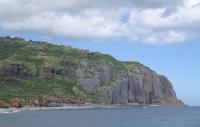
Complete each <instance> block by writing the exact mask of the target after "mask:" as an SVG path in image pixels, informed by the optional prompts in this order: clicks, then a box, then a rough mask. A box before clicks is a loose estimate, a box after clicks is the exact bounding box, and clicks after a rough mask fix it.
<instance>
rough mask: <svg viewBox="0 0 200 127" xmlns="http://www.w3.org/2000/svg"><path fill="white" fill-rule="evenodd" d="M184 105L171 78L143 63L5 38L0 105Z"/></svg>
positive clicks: (0, 67) (0, 51)
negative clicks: (174, 88) (177, 95)
mask: <svg viewBox="0 0 200 127" xmlns="http://www.w3.org/2000/svg"><path fill="white" fill-rule="evenodd" d="M52 102H56V103H58V102H59V103H61V102H62V103H86V102H87V103H100V104H124V105H126V104H144V105H149V104H159V105H174V106H180V105H183V103H182V102H181V101H179V100H178V99H177V97H176V94H175V91H174V90H173V87H172V84H171V83H170V81H169V80H168V79H167V78H166V77H164V76H161V75H158V74H157V73H156V72H154V71H152V70H150V69H149V68H148V67H145V66H143V65H142V64H140V63H138V62H122V61H118V60H116V59H115V58H113V57H112V56H110V55H107V54H101V53H99V52H91V51H88V50H83V49H76V48H72V47H70V46H64V45H53V44H49V43H47V42H37V41H31V40H28V41H26V40H24V39H22V38H12V37H1V38H0V107H20V106H23V105H31V106H35V105H43V106H46V105H47V104H48V103H52Z"/></svg>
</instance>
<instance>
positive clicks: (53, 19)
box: [0, 0, 200, 105]
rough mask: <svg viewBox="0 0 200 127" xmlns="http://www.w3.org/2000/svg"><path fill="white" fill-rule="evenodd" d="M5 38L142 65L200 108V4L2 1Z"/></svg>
mask: <svg viewBox="0 0 200 127" xmlns="http://www.w3.org/2000/svg"><path fill="white" fill-rule="evenodd" d="M6 35H15V36H20V37H24V38H28V39H33V40H45V41H49V42H52V43H55V42H56V43H57V42H62V43H64V44H66V45H68V44H69V45H72V46H74V47H77V48H85V49H90V50H95V51H100V52H103V53H108V54H111V55H113V56H114V57H116V58H117V59H119V60H135V61H140V62H141V63H143V64H145V65H147V66H149V67H151V68H152V69H154V70H156V71H157V72H158V73H160V74H164V75H166V76H167V77H168V78H169V79H170V80H171V81H172V82H173V84H174V87H175V89H176V91H177V95H178V97H179V98H181V99H183V100H184V101H185V102H186V103H187V104H190V105H200V102H197V100H199V99H200V94H199V91H198V90H199V89H200V81H199V74H200V66H199V65H200V59H199V58H200V44H199V42H198V37H199V36H200V0H0V36H6Z"/></svg>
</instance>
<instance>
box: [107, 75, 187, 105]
mask: <svg viewBox="0 0 200 127" xmlns="http://www.w3.org/2000/svg"><path fill="white" fill-rule="evenodd" d="M111 103H112V104H129V103H137V104H144V105H152V104H157V105H177V106H181V105H183V103H181V102H180V101H179V100H178V99H177V97H176V94H175V92H174V89H173V87H172V85H171V83H170V82H169V81H168V80H167V79H166V78H165V77H163V76H159V75H157V74H156V73H155V72H152V73H150V72H149V74H146V75H145V74H139V75H138V74H134V73H132V74H130V75H129V76H128V77H127V78H123V79H121V80H119V81H118V82H117V83H116V85H115V86H114V88H113V91H112V102H111Z"/></svg>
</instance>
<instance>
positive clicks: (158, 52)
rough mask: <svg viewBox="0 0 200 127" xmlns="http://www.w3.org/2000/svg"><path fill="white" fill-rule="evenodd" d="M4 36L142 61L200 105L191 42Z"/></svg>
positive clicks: (199, 67)
mask: <svg viewBox="0 0 200 127" xmlns="http://www.w3.org/2000/svg"><path fill="white" fill-rule="evenodd" d="M0 33H1V34H0V35H1V36H6V35H14V36H18V37H23V38H27V39H33V40H44V41H49V42H51V43H55V42H56V43H55V44H57V43H61V42H62V43H63V44H65V45H71V46H73V47H76V48H83V49H89V50H93V51H100V52H102V53H107V54H110V55H112V56H114V57H115V58H116V59H118V60H122V61H139V62H141V63H142V64H144V65H146V66H148V67H150V68H151V69H153V70H155V71H156V72H157V73H159V74H162V75H165V76H167V77H168V78H169V80H170V81H171V82H172V83H173V86H174V89H175V90H176V93H177V96H178V97H179V98H180V99H182V100H183V101H184V102H185V103H186V104H189V105H200V102H199V101H198V100H199V98H200V94H199V89H200V80H199V78H200V77H199V76H200V59H199V58H200V43H199V42H198V40H196V41H195V40H193V41H191V42H185V43H178V44H176V43H175V44H169V45H149V44H141V43H130V42H129V41H126V40H109V42H108V40H107V41H94V40H93V41H88V40H87V41H86V40H85V41H84V40H82V41H74V40H67V39H60V38H49V37H44V36H41V35H37V34H31V33H17V32H8V31H0Z"/></svg>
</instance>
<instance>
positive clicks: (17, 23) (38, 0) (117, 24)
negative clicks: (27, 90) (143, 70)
mask: <svg viewBox="0 0 200 127" xmlns="http://www.w3.org/2000/svg"><path fill="white" fill-rule="evenodd" d="M199 5H200V1H199V0H123V1H122V0H109V1H107V0H57V1H56V0H0V28H3V29H7V30H11V31H20V32H34V33H39V34H42V35H45V36H52V37H63V38H67V39H79V40H81V39H113V38H115V39H117V38H126V39H128V40H130V42H139V43H148V44H169V43H177V42H184V41H186V40H189V39H192V38H194V37H195V36H198V35H200V25H199V23H200V6H199Z"/></svg>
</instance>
